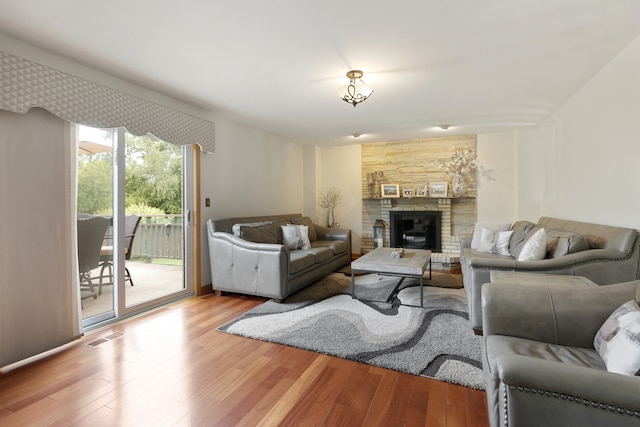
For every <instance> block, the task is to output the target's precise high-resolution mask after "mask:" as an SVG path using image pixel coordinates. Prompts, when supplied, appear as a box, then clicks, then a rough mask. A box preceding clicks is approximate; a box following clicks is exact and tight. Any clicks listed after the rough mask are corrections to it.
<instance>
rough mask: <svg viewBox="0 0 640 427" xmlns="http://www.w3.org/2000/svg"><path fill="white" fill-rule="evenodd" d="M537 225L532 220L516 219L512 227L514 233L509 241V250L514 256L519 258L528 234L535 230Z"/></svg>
mask: <svg viewBox="0 0 640 427" xmlns="http://www.w3.org/2000/svg"><path fill="white" fill-rule="evenodd" d="M535 226H536V225H535V224H534V223H533V222H530V221H516V222H515V223H514V224H513V227H512V228H511V231H513V234H512V235H511V242H509V252H510V253H511V256H512V257H514V258H516V259H517V258H518V256H519V255H520V252H521V251H522V247H523V246H524V242H525V240H527V235H528V234H529V233H530V232H531V230H533V227H535Z"/></svg>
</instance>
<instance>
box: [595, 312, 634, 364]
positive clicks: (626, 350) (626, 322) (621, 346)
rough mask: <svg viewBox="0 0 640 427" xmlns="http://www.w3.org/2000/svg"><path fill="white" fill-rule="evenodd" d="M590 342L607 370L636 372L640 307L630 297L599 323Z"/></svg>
mask: <svg viewBox="0 0 640 427" xmlns="http://www.w3.org/2000/svg"><path fill="white" fill-rule="evenodd" d="M593 346H594V347H595V348H596V350H597V351H598V354H600V357H602V360H604V363H605V364H606V366H607V370H608V371H609V372H615V373H618V374H623V375H637V376H640V307H638V303H636V302H635V301H633V300H631V301H628V302H626V303H624V304H622V305H621V306H620V307H618V308H617V309H616V310H615V311H614V312H613V313H611V316H609V318H608V319H607V320H606V321H605V322H604V323H603V325H602V327H601V328H600V330H598V333H597V334H596V336H595V338H594V339H593Z"/></svg>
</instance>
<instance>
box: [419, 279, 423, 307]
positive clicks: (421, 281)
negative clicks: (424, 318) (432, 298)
mask: <svg viewBox="0 0 640 427" xmlns="http://www.w3.org/2000/svg"><path fill="white" fill-rule="evenodd" d="M423 286H424V274H421V275H420V307H424V302H423V301H424V298H423V297H422V293H423V291H422V288H423Z"/></svg>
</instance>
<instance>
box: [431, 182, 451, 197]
mask: <svg viewBox="0 0 640 427" xmlns="http://www.w3.org/2000/svg"><path fill="white" fill-rule="evenodd" d="M448 187H449V183H448V182H432V183H431V184H430V185H429V197H447V189H448Z"/></svg>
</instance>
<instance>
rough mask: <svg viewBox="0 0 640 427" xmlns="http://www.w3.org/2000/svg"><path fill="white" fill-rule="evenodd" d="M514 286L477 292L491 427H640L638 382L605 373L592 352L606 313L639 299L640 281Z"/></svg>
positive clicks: (492, 286) (634, 378)
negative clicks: (514, 289) (576, 286)
mask: <svg viewBox="0 0 640 427" xmlns="http://www.w3.org/2000/svg"><path fill="white" fill-rule="evenodd" d="M541 277H543V276H541ZM512 286H513V285H511V284H508V283H489V284H487V285H486V286H483V288H482V294H483V300H484V305H483V316H484V354H483V369H484V373H485V376H486V392H487V406H488V410H489V420H490V423H491V426H493V427H498V426H509V427H518V426H534V425H535V426H576V427H582V426H640V378H639V377H638V376H628V375H624V374H619V373H613V372H609V371H608V370H607V366H606V364H605V362H604V361H603V360H602V358H601V357H600V353H599V352H598V351H596V349H595V348H594V338H595V336H596V334H597V332H598V330H599V329H600V327H601V326H602V325H603V324H604V322H605V321H606V320H607V318H608V317H609V316H610V315H611V313H613V311H614V310H616V309H617V308H618V307H619V306H620V305H621V304H624V303H625V302H627V301H629V300H636V301H640V281H638V280H636V281H631V282H626V283H620V284H612V285H610V286H594V287H589V288H580V289H577V290H575V289H571V288H560V287H553V286H545V285H544V283H543V282H540V284H539V285H528V286H521V287H519V288H518V292H512V291H511V290H512ZM618 354H619V355H622V356H624V355H623V354H620V353H618ZM626 355H627V356H628V357H630V358H634V357H637V355H635V356H634V355H632V354H630V353H626Z"/></svg>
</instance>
